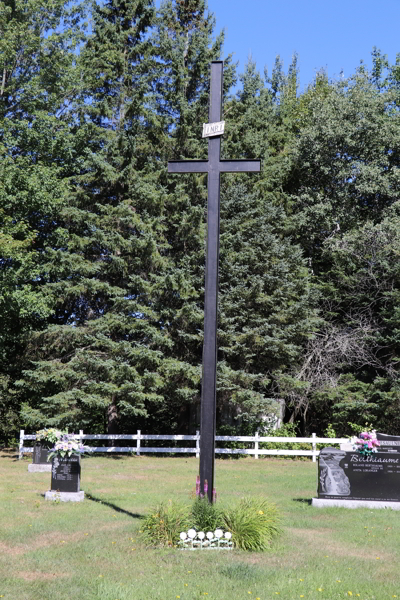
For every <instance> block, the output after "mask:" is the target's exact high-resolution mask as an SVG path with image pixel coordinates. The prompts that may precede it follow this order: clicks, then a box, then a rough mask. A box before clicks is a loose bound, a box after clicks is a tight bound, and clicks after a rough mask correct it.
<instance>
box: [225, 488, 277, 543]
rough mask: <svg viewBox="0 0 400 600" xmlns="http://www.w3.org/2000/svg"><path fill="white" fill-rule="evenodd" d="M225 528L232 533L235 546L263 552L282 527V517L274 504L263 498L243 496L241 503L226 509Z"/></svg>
mask: <svg viewBox="0 0 400 600" xmlns="http://www.w3.org/2000/svg"><path fill="white" fill-rule="evenodd" d="M224 525H225V528H226V529H227V530H228V531H230V532H231V533H232V541H233V542H234V545H235V548H240V549H241V550H248V551H256V552H262V551H263V550H267V549H268V548H269V547H270V544H271V540H272V539H273V538H274V537H275V536H277V535H278V534H279V533H280V531H281V529H280V517H279V513H278V510H277V508H276V506H275V505H274V504H271V503H270V502H269V501H268V500H265V499H263V498H243V499H242V500H241V501H240V503H239V505H238V506H236V507H234V508H231V509H229V510H226V511H224Z"/></svg>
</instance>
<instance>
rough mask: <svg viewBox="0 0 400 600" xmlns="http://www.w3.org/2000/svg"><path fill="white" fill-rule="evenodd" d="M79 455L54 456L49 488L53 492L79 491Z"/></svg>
mask: <svg viewBox="0 0 400 600" xmlns="http://www.w3.org/2000/svg"><path fill="white" fill-rule="evenodd" d="M80 479H81V457H80V456H78V455H72V456H70V457H69V458H68V457H65V458H58V457H54V458H53V462H52V467H51V490H52V491H53V492H79V491H80Z"/></svg>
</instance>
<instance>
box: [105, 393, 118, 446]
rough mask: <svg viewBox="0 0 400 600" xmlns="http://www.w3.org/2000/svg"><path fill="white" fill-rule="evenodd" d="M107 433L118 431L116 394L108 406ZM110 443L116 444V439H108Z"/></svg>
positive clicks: (111, 444)
mask: <svg viewBox="0 0 400 600" xmlns="http://www.w3.org/2000/svg"><path fill="white" fill-rule="evenodd" d="M107 433H108V435H116V434H117V433H118V407H117V403H116V400H115V396H113V397H112V399H111V403H110V404H109V405H108V407H107ZM108 445H109V446H115V442H114V440H108Z"/></svg>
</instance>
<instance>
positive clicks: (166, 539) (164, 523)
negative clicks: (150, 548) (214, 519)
mask: <svg viewBox="0 0 400 600" xmlns="http://www.w3.org/2000/svg"><path fill="white" fill-rule="evenodd" d="M190 526H191V519H190V518H189V509H188V507H187V506H183V505H182V504H178V503H176V502H172V501H171V500H170V501H169V502H166V503H165V502H162V503H161V504H159V505H158V506H157V507H156V508H155V509H154V510H153V511H152V512H151V514H150V515H149V516H147V517H145V519H144V523H143V525H142V526H141V533H142V537H143V539H144V540H145V541H147V542H148V543H150V544H152V545H157V546H158V545H161V546H174V545H175V544H176V543H177V541H178V540H179V534H180V532H181V531H187V529H188V528H189V527H190Z"/></svg>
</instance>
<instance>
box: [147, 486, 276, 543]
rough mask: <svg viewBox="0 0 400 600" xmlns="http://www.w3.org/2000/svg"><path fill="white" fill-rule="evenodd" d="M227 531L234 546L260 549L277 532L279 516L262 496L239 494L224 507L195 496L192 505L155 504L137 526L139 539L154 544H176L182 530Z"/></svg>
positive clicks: (273, 506)
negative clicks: (230, 534)
mask: <svg viewBox="0 0 400 600" xmlns="http://www.w3.org/2000/svg"><path fill="white" fill-rule="evenodd" d="M190 528H194V529H195V530H196V531H204V532H208V531H215V529H217V528H221V529H224V530H225V531H230V532H231V533H232V541H233V543H234V546H235V548H240V549H241V550H247V551H257V552H262V551H263V550H267V549H268V548H269V547H270V544H271V540H272V539H273V538H274V537H275V536H276V535H278V534H279V533H280V517H279V513H278V510H277V508H276V506H275V505H274V504H271V503H270V502H269V501H268V500H266V499H264V498H243V499H242V500H241V501H240V502H239V504H238V505H237V506H233V507H231V508H228V509H224V508H220V507H217V506H216V505H215V504H210V503H209V502H208V500H207V499H206V498H203V499H200V498H197V499H196V500H195V501H194V503H193V505H192V507H191V508H190V507H188V506H184V505H182V504H178V503H175V502H171V501H169V502H168V503H161V504H159V505H158V506H157V507H156V508H155V509H154V510H153V511H152V512H151V514H150V515H148V516H147V517H146V518H145V519H144V522H143V525H142V527H141V536H142V539H143V540H144V541H145V542H147V543H149V544H151V545H153V546H154V545H155V546H176V545H177V543H178V542H179V534H180V533H181V532H182V531H188V529H190Z"/></svg>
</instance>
